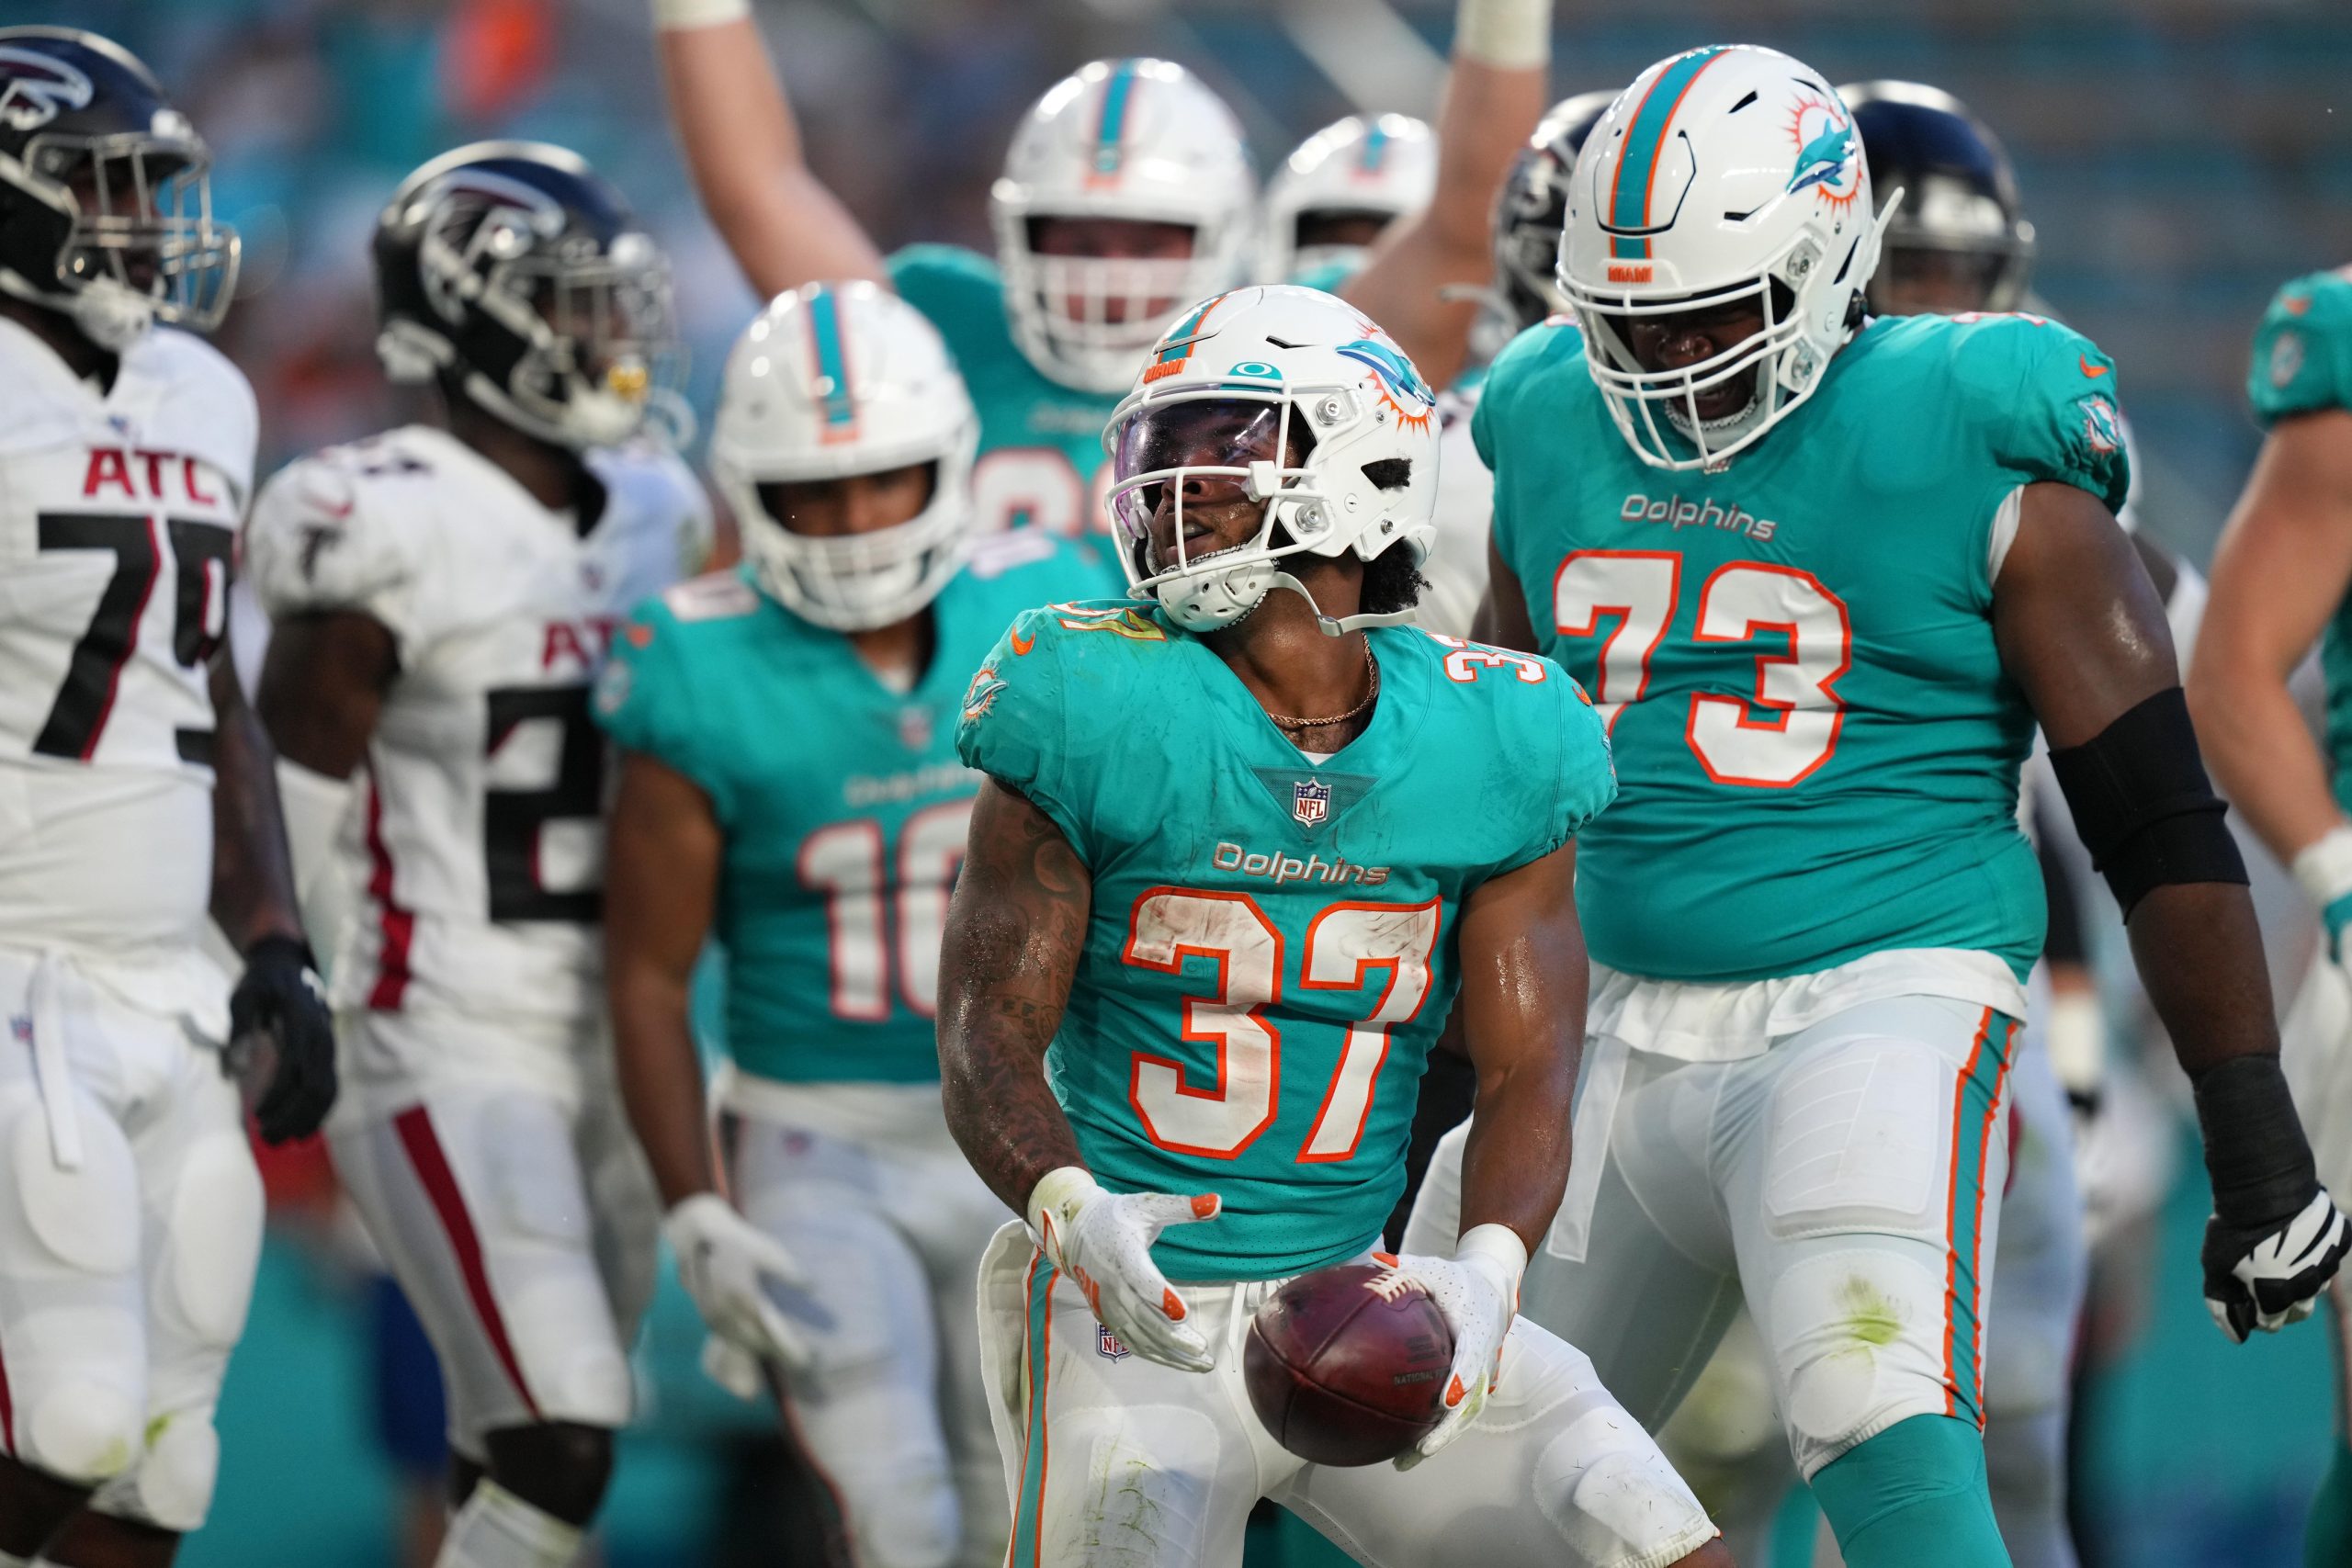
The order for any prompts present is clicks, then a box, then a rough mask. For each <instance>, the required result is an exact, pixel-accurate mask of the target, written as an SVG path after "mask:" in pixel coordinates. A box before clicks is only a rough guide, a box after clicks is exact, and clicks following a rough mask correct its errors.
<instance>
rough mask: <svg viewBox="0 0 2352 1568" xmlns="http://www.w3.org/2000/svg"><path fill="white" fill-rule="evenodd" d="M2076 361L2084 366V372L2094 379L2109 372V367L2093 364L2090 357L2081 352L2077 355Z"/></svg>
mask: <svg viewBox="0 0 2352 1568" xmlns="http://www.w3.org/2000/svg"><path fill="white" fill-rule="evenodd" d="M2075 361H2076V362H2077V363H2078V364H2080V365H2081V366H2082V367H2083V374H2084V375H2086V376H2087V377H2089V378H2091V379H2092V380H2094V381H2096V380H2098V378H2100V377H2102V376H2104V375H2106V374H2107V367H2106V366H2104V365H2093V364H2092V363H2091V362H2090V361H2089V360H2088V359H2086V358H2084V357H2083V355H2079V354H2078V355H2075Z"/></svg>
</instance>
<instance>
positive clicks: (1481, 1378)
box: [1397, 1224, 1527, 1470]
mask: <svg viewBox="0 0 2352 1568" xmlns="http://www.w3.org/2000/svg"><path fill="white" fill-rule="evenodd" d="M1397 1271H1398V1272H1400V1273H1402V1274H1403V1275H1404V1276H1405V1277H1406V1278H1407V1279H1408V1280H1412V1281H1413V1282H1414V1283H1416V1284H1418V1285H1419V1286H1420V1287H1421V1288H1422V1289H1423V1290H1425V1291H1427V1292H1429V1293H1430V1301H1432V1302H1434V1303H1437V1310H1438V1314H1439V1315H1440V1316H1442V1317H1443V1318H1444V1319H1445V1324H1446V1326H1447V1327H1448V1328H1451V1329H1453V1370H1452V1371H1449V1372H1448V1373H1447V1375H1446V1380H1445V1405H1446V1413H1445V1418H1444V1419H1443V1420H1442V1421H1440V1422H1439V1423H1438V1424H1437V1427H1436V1428H1435V1429H1434V1430H1433V1431H1431V1432H1430V1435H1429V1436H1428V1437H1426V1438H1422V1439H1421V1440H1420V1441H1419V1442H1418V1443H1416V1444H1414V1445H1413V1447H1412V1448H1411V1449H1409V1450H1407V1451H1406V1452H1404V1453H1402V1454H1400V1455H1398V1456H1397V1469H1399V1470H1410V1469H1412V1468H1413V1467H1414V1466H1415V1465H1417V1464H1419V1463H1420V1462H1421V1461H1423V1460H1425V1459H1427V1458H1429V1457H1430V1455H1431V1454H1433V1453H1435V1452H1437V1451H1438V1450H1440V1449H1442V1448H1443V1447H1445V1445H1446V1444H1448V1443H1450V1442H1452V1441H1453V1439H1454V1438H1458V1437H1460V1436H1461V1435H1462V1429H1463V1428H1464V1427H1466V1426H1468V1425H1469V1424H1470V1422H1471V1420H1472V1419H1473V1418H1475V1417H1476V1416H1477V1414H1478V1412H1479V1411H1480V1410H1482V1409H1484V1408H1485V1407H1486V1404H1487V1393H1488V1392H1489V1391H1490V1390H1492V1389H1493V1387H1494V1386H1495V1374H1496V1373H1497V1372H1498V1371H1501V1370H1502V1362H1503V1339H1504V1337H1505V1336H1507V1335H1508V1334H1510V1320H1511V1319H1512V1318H1513V1317H1515V1316H1517V1315H1518V1314H1519V1277H1520V1276H1521V1274H1523V1273H1525V1272H1526V1271H1527V1244H1526V1243H1525V1242H1523V1241H1521V1240H1520V1238H1519V1233H1518V1232H1517V1231H1514V1230H1512V1229H1511V1228H1510V1226H1509V1225H1496V1224H1486V1225H1474V1226H1472V1227H1471V1228H1470V1229H1469V1230H1467V1231H1465V1232H1464V1233H1463V1236H1462V1239H1461V1241H1460V1242H1458V1243H1456V1244H1455V1247H1454V1249H1453V1257H1452V1258H1416V1257H1411V1256H1409V1255H1408V1256H1407V1257H1404V1258H1398V1259H1397Z"/></svg>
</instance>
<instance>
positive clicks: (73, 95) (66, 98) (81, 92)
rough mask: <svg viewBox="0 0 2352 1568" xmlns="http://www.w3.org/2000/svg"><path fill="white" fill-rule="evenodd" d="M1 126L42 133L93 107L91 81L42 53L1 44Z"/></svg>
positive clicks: (61, 62) (69, 66)
mask: <svg viewBox="0 0 2352 1568" xmlns="http://www.w3.org/2000/svg"><path fill="white" fill-rule="evenodd" d="M0 82H5V83H6V86H5V87H0V125H6V126H7V128H8V129H9V130H40V128H41V127H42V126H44V125H47V124H48V123H49V122H50V121H51V120H52V119H55V118H57V117H58V116H59V115H61V114H65V113H68V112H70V111H72V110H74V109H85V108H87V107H90V97H91V87H90V79H89V78H88V77H87V76H85V75H84V74H83V73H81V72H79V71H76V70H75V69H74V67H72V66H71V65H68V64H66V63H65V62H63V61H62V60H53V59H51V58H50V57H49V56H48V55H46V54H43V53H41V52H40V51H38V50H30V49H17V48H15V47H13V46H11V45H6V44H0Z"/></svg>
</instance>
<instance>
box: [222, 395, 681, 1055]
mask: <svg viewBox="0 0 2352 1568" xmlns="http://www.w3.org/2000/svg"><path fill="white" fill-rule="evenodd" d="M588 465H589V468H590V470H591V471H592V472H593V473H594V474H595V476H596V478H597V479H600V480H601V481H602V482H603V483H604V486H605V505H604V508H603V511H602V513H600V514H599V515H598V516H597V517H596V518H595V520H594V525H593V526H591V527H589V528H588V529H587V530H586V531H585V533H584V534H583V533H582V530H581V529H580V528H579V527H578V525H576V523H575V521H574V520H573V519H572V517H571V516H570V515H569V514H568V513H557V512H554V511H551V510H549V509H548V507H546V506H543V505H541V504H540V503H539V502H537V500H536V499H535V498H534V497H532V496H531V495H530V494H529V493H528V492H527V491H525V490H524V489H523V488H522V486H521V485H519V484H517V483H516V482H515V479H513V478H511V477H510V476H509V475H508V474H507V473H506V472H505V470H503V469H502V468H497V467H496V466H494V465H493V464H492V463H491V462H490V461H489V460H488V459H486V458H484V457H481V455H480V454H479V453H477V452H475V451H473V450H472V449H471V448H470V447H469V446H465V445H464V444H462V443H461V442H459V441H458V440H457V439H456V438H455V437H453V436H451V435H449V434H447V433H446V432H443V431H439V430H435V429H432V428H429V427H425V426H412V427H409V428H406V429H402V430H396V431H393V432H391V433H390V434H385V435H380V436H378V437H376V438H374V439H373V440H369V441H365V442H361V443H358V444H357V445H355V446H339V447H333V448H330V449H328V450H326V451H324V452H321V453H318V454H316V455H314V456H312V457H306V458H303V459H302V460H300V462H297V463H295V464H293V465H291V466H290V467H288V468H286V469H285V470H283V471H282V472H280V473H279V474H277V476H276V477H274V478H273V479H271V480H270V481H269V483H268V484H266V486H264V487H263V489H262V493H261V498H260V500H259V501H258V502H255V504H254V519H253V525H252V531H251V537H250V539H249V540H248V544H247V549H248V557H249V559H250V562H251V566H252V571H253V580H254V586H255V589H256V591H257V592H258V593H259V595H260V597H261V602H262V605H263V607H264V608H265V609H266V610H267V611H268V612H269V614H270V616H271V617H272V618H273V619H275V620H284V619H286V618H287V617H288V616H293V615H303V614H306V613H311V612H326V611H353V612H356V613H358V614H361V615H367V616H368V617H369V618H371V619H373V620H375V621H377V622H379V623H380V624H381V625H382V626H384V627H385V629H386V630H388V631H389V632H390V634H391V637H392V641H393V644H394V649H395V652H396V655H397V657H398V660H399V672H398V674H397V675H396V676H395V677H394V678H393V681H392V684H391V687H390V691H389V692H388V693H387V694H386V695H385V698H384V705H383V709H382V713H381V715H380V716H379V719H378V721H377V727H376V733H375V736H374V739H372V740H371V741H370V743H369V745H368V759H367V765H366V767H367V777H366V787H365V788H364V790H363V791H362V792H361V794H360V798H359V800H358V802H357V804H356V808H355V819H352V820H346V821H345V823H344V825H343V829H342V831H341V833H340V834H339V836H338V840H337V853H338V854H339V855H341V856H342V857H344V858H345V860H346V861H347V862H351V863H352V864H349V865H347V866H346V869H347V870H348V871H350V872H351V873H352V874H354V875H355V878H356V883H357V885H358V886H360V887H361V888H363V890H364V891H365V894H366V899H365V902H364V904H363V905H362V907H361V908H360V909H359V911H358V913H357V914H356V916H355V917H354V919H353V920H352V923H351V926H350V928H349V929H348V930H346V931H345V932H344V935H343V939H342V942H340V944H339V950H338V953H337V957H336V961H335V964H334V993H335V994H334V1000H335V1004H336V1006H337V1007H338V1008H368V1009H373V1010H382V1011H400V1010H409V1009H414V1008H420V1007H421V1008H424V1009H427V1010H444V1011H456V1012H459V1013H462V1014H464V1015H466V1016H468V1017H491V1018H496V1017H503V1016H515V1017H522V1018H561V1019H575V1018H579V1017H582V1016H585V1015H587V1014H589V1013H590V1012H592V1011H594V1010H595V1009H596V1008H597V1006H598V1005H599V997H598V987H599V983H600V976H601V975H602V953H603V944H602V941H601V937H600V934H599V931H598V930H597V926H598V923H599V920H600V918H601V914H602V900H603V886H604V825H603V809H604V803H605V773H606V769H605V741H604V738H603V737H602V735H600V734H599V733H598V731H597V729H596V727H595V725H594V722H593V721H592V720H591V718H590V716H589V712H588V694H589V690H590V688H591V685H592V684H593V682H594V680H595V677H596V674H597V671H598V670H599V669H600V668H601V666H602V665H603V663H604V660H605V655H606V653H607V651H608V647H609V644H610V641H611V638H612V636H613V631H614V628H615V627H616V626H617V625H618V623H619V620H620V617H621V615H623V614H624V613H625V612H626V611H627V609H628V606H630V605H631V604H635V603H637V602H638V601H639V599H642V598H644V597H645V596H646V595H648V594H650V593H654V592H660V591H661V590H662V589H663V588H665V587H667V586H668V585H669V584H670V583H672V582H673V581H676V580H677V579H678V578H679V577H681V576H682V575H684V573H685V572H687V571H689V570H693V569H694V568H695V567H696V566H698V565H699V564H700V561H701V558H702V557H703V555H704V554H705V553H706V551H707V547H708V543H709V531H710V520H709V512H708V506H707V502H706V501H705V499H704V497H703V494H702V491H701V487H700V486H699V485H697V484H696V483H695V479H694V476H693V474H692V473H691V472H690V471H689V470H688V469H687V468H686V467H685V466H684V464H683V463H681V462H680V461H679V460H678V459H677V458H676V457H673V456H672V455H670V454H669V453H667V452H665V451H661V450H658V449H656V448H653V447H650V446H631V447H628V448H623V449H616V450H612V451H600V452H593V453H591V454H589V457H588Z"/></svg>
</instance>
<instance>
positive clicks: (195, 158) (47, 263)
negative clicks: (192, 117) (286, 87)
mask: <svg viewBox="0 0 2352 1568" xmlns="http://www.w3.org/2000/svg"><path fill="white" fill-rule="evenodd" d="M211 167H212V154H211V153H210V152H209V151H208V150H207V149H206V147H205V145H204V141H203V140H202V138H200V137H198V135H197V134H196V128H195V127H194V126H192V125H190V124H189V123H188V121H187V116H186V115H183V114H182V113H180V112H179V110H177V109H175V108H174V107H172V106H171V105H170V104H169V103H168V102H166V101H165V100H164V89H163V88H162V86H160V85H158V84H157V83H156V81H155V77H154V74H153V73H152V72H150V71H149V70H148V69H147V67H146V66H144V65H142V64H141V63H140V62H139V60H138V58H137V57H136V56H134V55H132V54H131V53H130V51H128V50H126V49H124V48H123V47H122V46H121V45H119V44H118V43H115V42H113V41H112V40H111V39H105V38H101V37H99V36H98V35H97V34H96V33H92V32H84V31H82V30H81V29H79V28H40V27H16V28H0V290H5V291H6V292H7V293H9V294H12V295H14V296H15V297H16V298H17V299H25V300H29V301H31V302H32V303H33V304H36V305H40V306H43V307H45V308H47V309H49V310H57V311H61V312H62V313H64V314H65V315H67V316H70V317H71V318H72V319H73V321H74V323H75V325H76V326H78V327H79V328H80V329H81V331H82V333H84V335H85V336H86V337H88V338H89V339H90V340H91V341H92V342H93V343H96V344H98V345H99V346H100V347H103V348H108V349H118V350H119V349H121V348H123V347H125V346H126V345H128V344H130V342H131V341H132V340H133V339H135V338H136V337H138V335H139V334H140V333H142V332H144V331H145V330H146V329H147V325H148V323H149V322H150V321H170V322H173V323H175V324H176V325H179V326H183V327H187V328H189V329H190V330H192V331H195V332H209V331H210V330H211V329H212V328H214V327H216V326H218V325H219V324H220V318H221V316H222V314H223V313H225V312H226V311H227V310H228V308H229V297H230V295H231V293H232V291H233V290H234V288H236V281H237V234H236V231H235V230H233V229H232V228H230V227H229V225H227V224H226V223H222V222H220V221H218V220H215V219H214V218H213V216H212V183H211Z"/></svg>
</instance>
